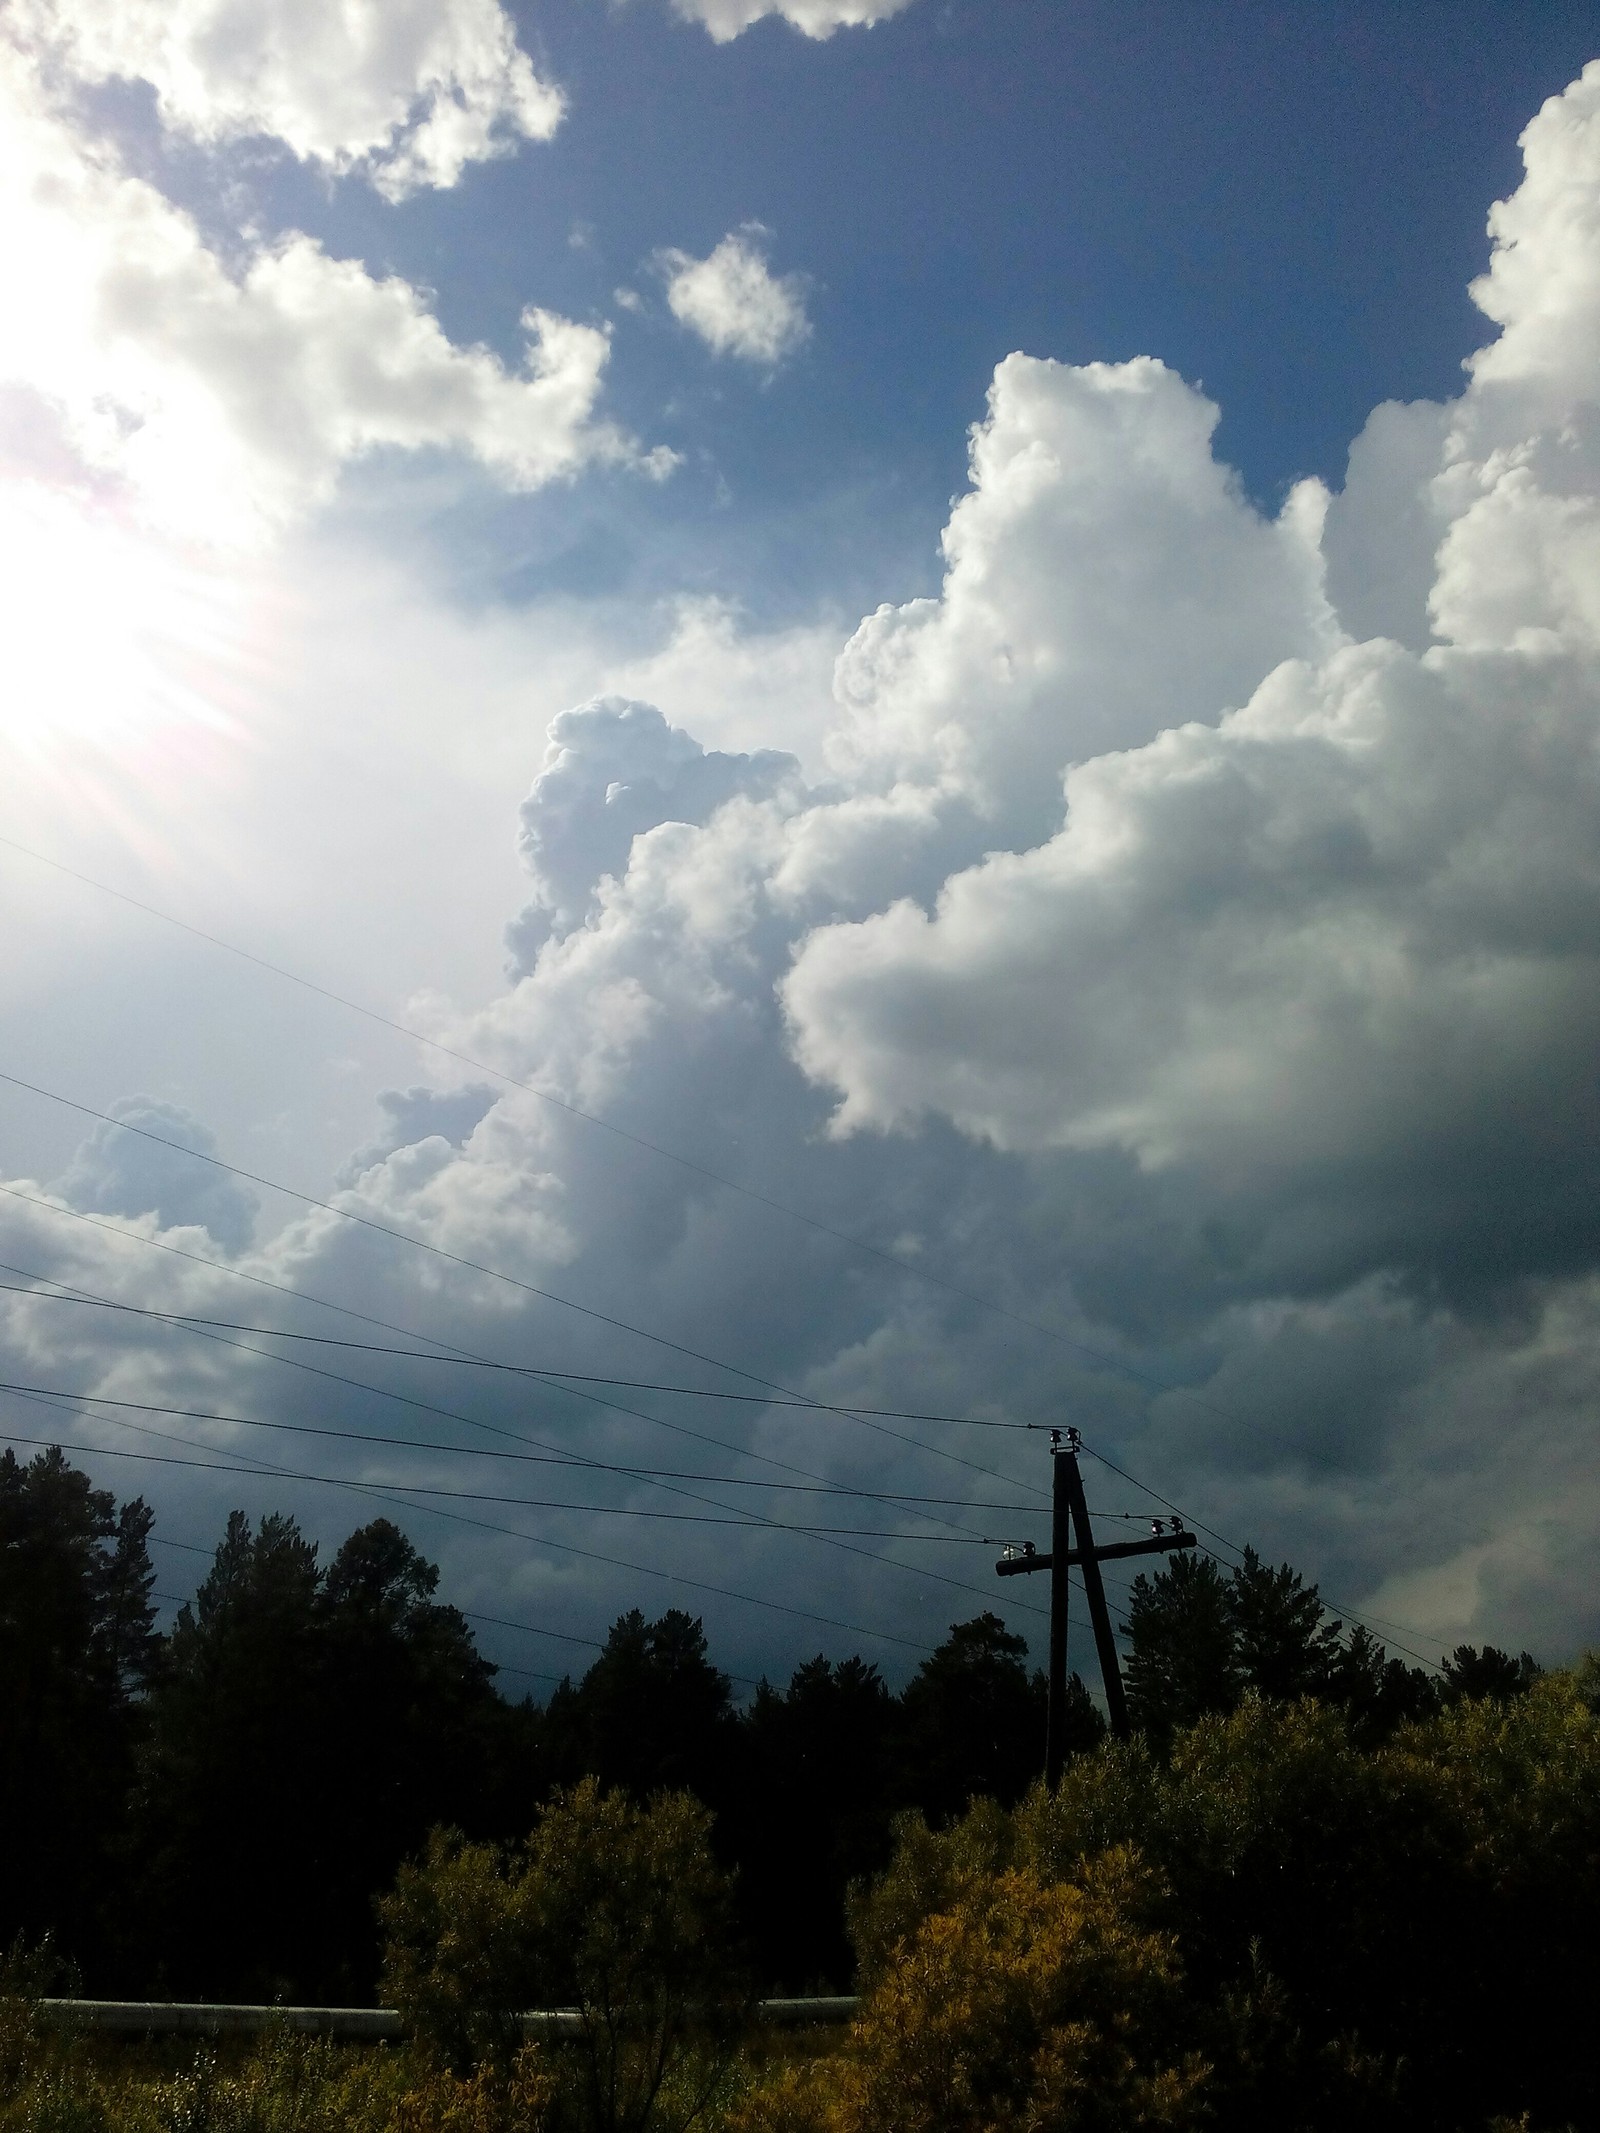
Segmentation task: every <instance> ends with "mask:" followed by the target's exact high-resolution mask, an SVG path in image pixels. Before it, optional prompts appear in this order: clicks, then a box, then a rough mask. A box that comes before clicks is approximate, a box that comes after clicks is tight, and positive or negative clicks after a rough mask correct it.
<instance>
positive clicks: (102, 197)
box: [0, 40, 654, 538]
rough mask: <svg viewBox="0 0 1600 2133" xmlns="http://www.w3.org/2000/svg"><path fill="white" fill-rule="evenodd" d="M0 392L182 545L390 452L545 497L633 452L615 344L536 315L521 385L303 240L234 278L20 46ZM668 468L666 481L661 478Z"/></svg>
mask: <svg viewBox="0 0 1600 2133" xmlns="http://www.w3.org/2000/svg"><path fill="white" fill-rule="evenodd" d="M0 282H3V284H4V286H5V288H6V289H7V291H8V292H9V295H10V301H8V303H7V305H6V307H5V312H4V316H3V318H0V380H4V381H5V382H7V383H9V384H12V385H17V386H22V387H26V388H28V389H30V390H31V391H32V392H33V393H34V394H35V395H37V398H38V400H39V402H40V403H41V405H42V407H43V408H44V409H47V410H49V411H51V412H52V413H53V414H54V416H55V418H56V420H57V421H58V422H59V423H60V425H61V426H62V428H63V430H64V432H65V435H66V438H67V440H68V441H69V443H70V445H71V447H72V449H73V450H74V451H76V452H77V453H78V454H79V455H80V456H81V458H82V459H83V460H84V461H85V462H86V463H87V464H88V465H89V466H90V467H91V468H93V469H95V470H97V471H99V472H101V473H103V474H107V475H110V476H113V477H115V478H116V479H117V480H118V481H120V482H121V483H124V484H126V485H127V487H128V488H129V489H130V490H131V491H132V492H133V494H134V495H135V497H136V498H137V499H138V502H139V505H140V507H141V510H142V511H143V512H144V513H145V515H147V516H148V517H150V518H151V519H153V520H155V521H157V522H159V523H161V524H163V525H165V526H169V527H173V528H176V529H178V530H180V531H183V532H198V533H203V534H207V535H218V536H223V537H228V538H239V537H250V536H252V535H254V534H256V533H258V532H260V531H261V530H263V529H269V528H272V527H274V526H277V525H280V524H282V523H283V522H285V521H286V520H288V519H291V518H293V517H294V516H295V515H297V514H298V513H300V512H303V511H304V510H306V509H307V508H308V507H310V506H312V505H314V504H317V503H320V502H322V501H323V500H325V499H326V498H327V497H328V496H329V495H330V494H331V493H332V490H333V488H334V485H335V483H336V481H337V479H338V476H339V473H340V471H341V469H342V468H343V467H344V466H345V465H347V464H348V463H349V462H350V461H352V460H354V459H357V458H360V457H361V456H362V455H364V454H367V453H370V452H373V451H376V450H379V449H381V448H384V447H391V448H397V449H401V450H409V451H415V450H420V449H426V448H434V449H443V450H450V451H456V452H460V453H464V454H467V455H469V456H470V457H472V458H473V459H476V460H477V461H478V462H479V463H480V464H481V465H482V466H484V467H485V468H486V469H488V471H489V472H490V473H491V474H492V475H494V476H495V477H496V478H497V479H499V480H501V481H503V482H505V483H506V484H507V485H509V486H511V487H513V488H534V487H537V486H538V485H540V484H541V483H544V482H548V481H552V480H557V479H560V478H562V477H564V476H568V475H571V474H573V473H575V472H576V471H577V470H578V469H579V468H580V467H582V466H583V465H585V464H586V463H588V462H590V461H593V460H597V459H598V460H614V461H615V460H623V459H627V458H629V457H631V456H635V455H634V449H633V447H632V446H631V444H630V443H629V441H628V440H627V439H625V438H624V437H623V436H622V435H621V434H620V433H619V432H618V431H617V430H616V429H615V428H614V427H612V426H611V425H609V424H607V423H605V422H604V421H599V420H596V419H594V411H595V407H596V402H597V399H598V396H599V390H600V380H601V374H602V372H603V370H604V368H605V364H606V359H607V355H608V342H607V339H606V336H605V334H604V333H603V332H602V331H600V329H598V328H596V327H593V326H586V325H579V324H576V323H574V322H572V321H571V320H568V319H564V318H561V317H558V316H557V315H555V314H554V313H551V312H548V311H542V310H539V309H537V308H530V309H529V310H528V311H527V313H526V314H525V315H524V318H523V321H522V324H523V330H524V333H525V335H526V349H527V352H526V356H525V359H524V361H523V363H522V365H521V366H520V367H519V368H517V369H509V368H507V366H506V365H505V364H503V363H502V362H501V361H500V359H499V358H498V357H497V356H496V355H494V354H493V353H491V352H490V351H489V350H488V349H486V348H482V347H462V346H458V345H457V344H455V343H453V342H451V341H450V340H449V338H448V337H447V336H446V334H445V332H444V331H443V329H442V328H441V326H440V325H439V322H438V320H437V319H436V318H435V317H434V316H433V314H432V312H431V311H430V310H429V308H428V306H427V304H426V302H425V301H424V299H423V297H422V296H421V294H420V293H419V292H418V291H417V290H416V289H415V288H413V287H412V286H411V285H410V284H409V283H407V282H405V281H403V280H400V279H398V278H396V277H390V278H387V279H378V278H376V277H374V276H373V275H372V274H371V273H369V272H368V270H367V269H366V268H365V267H364V266H363V265H361V264H360V263H359V262H356V261H353V260H341V259H335V258H333V257H332V256H331V255H330V254H329V253H327V252H326V251H325V250H324V249H323V248H322V247H321V246H320V245H319V244H318V243H316V242H315V241H314V240H313V239H311V238H309V237H306V236H303V235H300V234H298V233H295V232H290V233H288V234H286V235H285V236H283V237H280V238H278V239H277V240H275V241H272V242H269V243H263V244H260V245H257V246H255V247H253V248H251V247H247V248H246V249H245V251H244V253H243V256H242V257H240V258H238V259H236V260H224V259H223V258H222V257H220V256H219V255H218V253H217V252H216V251H214V250H213V249H211V248H210V247H209V246H208V245H207V243H206V242H205V240H204V239H203V237H202V236H201V234H200V231H199V229H198V228H197V226H196V224H195V222H194V220H193V219H192V217H190V216H189V215H188V214H186V213H185V212H184V211H183V210H181V209H180V208H178V207H176V206H175V205H174V204H173V203H172V202H171V201H169V200H168V199H167V198H166V197H165V196H164V195H163V194H161V193H160V192H158V191H156V189H155V188H154V187H153V186H151V185H149V184H147V183H146V182H145V181H144V180H142V179H139V178H135V177H132V176H130V175H129V174H128V173H127V172H126V171H125V170H124V169H122V168H121V166H120V165H119V164H118V162H117V161H116V159H115V157H114V155H113V154H112V153H111V151H109V150H107V149H104V148H98V147H93V146H90V145H88V144H86V143H85V142H84V141H83V140H82V139H81V138H80V137H79V136H78V135H77V134H76V133H75V132H74V130H73V129H72V127H71V126H70V125H69V124H68V123H67V122H66V121H65V120H64V119H63V118H61V117H60V116H59V115H58V114H57V113H56V112H55V111H54V110H52V109H51V108H50V105H49V103H48V101H47V99H46V98H45V96H44V95H43V93H42V91H41V89H40V86H39V82H38V78H37V75H36V74H35V73H34V71H33V70H32V69H31V68H30V66H29V65H28V64H27V62H26V61H25V60H24V58H23V57H22V55H21V54H20V53H19V52H18V51H17V50H16V48H15V47H14V46H11V45H9V44H7V43H6V42H5V41H4V40H0ZM652 464H654V463H652Z"/></svg>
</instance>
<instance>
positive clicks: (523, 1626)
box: [150, 1533, 761, 1689]
mask: <svg viewBox="0 0 1600 2133" xmlns="http://www.w3.org/2000/svg"><path fill="white" fill-rule="evenodd" d="M150 1539H151V1541H152V1543H153V1544H154V1545H155V1546H156V1547H158V1548H178V1549H181V1550H182V1551H183V1553H184V1554H186V1555H203V1556H205V1557H206V1559H207V1560H208V1561H214V1560H215V1558H216V1550H215V1549H214V1548H202V1547H201V1546H200V1544H199V1543H198V1542H197V1541H181V1540H173V1539H171V1538H170V1536H169V1535H167V1534H165V1533H152V1534H151V1535H150ZM158 1597H162V1598H165V1599H167V1600H169V1601H170V1600H172V1599H173V1595H172V1594H171V1593H166V1594H163V1595H158ZM175 1604H176V1605H178V1606H181V1607H187V1606H189V1605H190V1604H191V1602H189V1601H188V1600H180V1601H177V1602H176V1603H175ZM440 1604H441V1605H446V1606H451V1607H452V1608H453V1610H454V1612H455V1613H456V1614H458V1615H460V1616H461V1617H462V1618H463V1619H464V1620H465V1621H468V1622H483V1623H486V1624H488V1625H489V1626H490V1627H491V1628H494V1629H513V1630H518V1631H520V1632H521V1633H522V1634H523V1635H524V1636H529V1637H549V1638H551V1639H552V1640H553V1641H554V1642H555V1643H557V1644H581V1645H584V1646H585V1647H586V1648H587V1649H588V1650H590V1651H594V1652H603V1651H604V1650H605V1648H606V1645H605V1639H604V1638H602V1637H580V1636H579V1635H578V1634H577V1633H576V1632H575V1631H573V1630H570V1629H550V1628H548V1627H546V1625H545V1624H543V1623H540V1622H515V1621H512V1620H511V1619H510V1617H509V1616H506V1615H487V1614H484V1613H483V1612H482V1611H481V1610H480V1609H478V1608H475V1607H456V1606H455V1605H454V1603H453V1602H448V1601H447V1602H441V1603H440ZM489 1663H490V1665H491V1666H495V1667H498V1668H499V1669H500V1670H501V1671H502V1672H503V1673H509V1674H516V1673H524V1674H526V1673H530V1672H531V1676H532V1678H533V1679H534V1680H535V1681H560V1680H561V1679H562V1678H563V1677H562V1676H561V1675H559V1674H544V1673H540V1672H538V1671H537V1670H530V1669H529V1668H527V1667H514V1666H508V1665H507V1664H506V1663H505V1661H504V1660H500V1659H494V1660H491V1661H490V1662H489ZM717 1671H718V1672H719V1673H721V1674H724V1675H726V1678H727V1679H728V1680H729V1681H734V1682H737V1683H738V1684H739V1686H740V1687H741V1688H746V1689H757V1688H759V1687H760V1686H761V1684H760V1682H759V1681H756V1680H753V1679H752V1677H751V1676H750V1675H748V1674H734V1673H730V1672H728V1670H727V1668H725V1667H719V1668H718V1669H717Z"/></svg>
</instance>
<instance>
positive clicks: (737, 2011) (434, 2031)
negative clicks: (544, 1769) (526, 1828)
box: [381, 1778, 748, 2133]
mask: <svg viewBox="0 0 1600 2133" xmlns="http://www.w3.org/2000/svg"><path fill="white" fill-rule="evenodd" d="M710 1829H711V1820H710V1816H709V1815H708V1814H707V1812H706V1810H705V1809H704V1808H702V1807H701V1806H700V1805H699V1803H698V1802H697V1801H695V1800H693V1799H691V1798H690V1797H689V1795H688V1794H687V1793H664V1794H661V1795H659V1796H658V1797H657V1798H655V1799H654V1800H652V1801H651V1802H650V1803H649V1805H648V1806H646V1807H642V1808H641V1807H638V1806H635V1805H634V1804H633V1803H632V1802H630V1801H629V1800H627V1799H625V1798H624V1797H623V1796H622V1795H621V1794H617V1793H603V1792H602V1791H601V1790H600V1788H599V1786H598V1785H597V1784H596V1783H595V1782H594V1780H593V1779H592V1778H591V1779H585V1780H584V1781H583V1783H582V1784H580V1785H578V1786H576V1787H575V1788H574V1789H573V1790H572V1791H571V1792H569V1793H565V1794H559V1795H557V1797H556V1798H555V1799H554V1800H553V1801H552V1803H551V1804H550V1806H549V1807H547V1808H546V1809H545V1811H544V1812H543V1814H542V1815H541V1816H540V1818H539V1821H538V1823H537V1825H536V1826H535V1828H534V1830H533V1832H532V1834H531V1835H530V1836H529V1838H528V1840H527V1842H526V1844H525V1845H523V1846H521V1847H520V1848H518V1849H515V1850H511V1851H503V1850H500V1849H499V1848H497V1847H494V1846H489V1845H471V1844H466V1843H464V1842H463V1841H462V1840H461V1839H460V1838H459V1837H453V1836H446V1837H436V1838H435V1839H434V1840H433V1842H432V1843H431V1844H430V1847H429V1850H428V1853H427V1855H426V1857H425V1858H424V1859H423V1860H422V1861H421V1862H420V1863H419V1864H418V1865H416V1866H412V1867H408V1868H406V1869H405V1870H404V1871H403V1872H402V1874H401V1876H400V1879H399V1881H398V1883H397V1884H396V1887H395V1890H394V1893H393V1894H392V1895H391V1896H389V1897H388V1898H386V1899H385V1900H384V1902H383V1904H382V1906H381V1917H382V1922H383V1927H384V1931H385V1935H386V1947H385V1955H384V1973H383V1988H384V1995H385V1998H386V1999H387V2000H388V2002H389V2004H390V2005H392V2006H395V2007H397V2008H399V2009H400V2011H401V2013H402V2014H403V2015H404V2016H405V2017H406V2019H407V2021H408V2023H409V2024H410V2026H411V2027H412V2029H413V2030H414V2032H415V2033H416V2034H417V2035H418V2036H419V2037H420V2038H421V2039H423V2040H424V2041H425V2042H426V2043H427V2044H428V2045H429V2046H430V2047H431V2048H432V2049H433V2050H434V2051H435V2053H436V2054H437V2055H438V2056H439V2057H440V2058H441V2059H442V2061H443V2062H444V2063H445V2064H447V2065H449V2066H450V2067H451V2068H452V2069H453V2070H454V2071H455V2072H456V2073H457V2074H458V2075H459V2074H462V2073H464V2072H465V2071H466V2070H467V2069H468V2068H470V2067H472V2066H473V2065H475V2064H477V2063H479V2062H480V2061H484V2060H487V2061H488V2062H490V2063H492V2064H494V2065H496V2066H499V2067H502V2068H503V2067H505V2066H507V2065H509V2064H510V2063H511V2057H512V2054H513V2053H514V2051H515V2046H516V2040H517V2038H518V2036H519V2035H520V2030H521V2025H520V2022H519V2021H518V2015H519V2013H520V2012H521V2011H522V2010H524V2009H527V2008H537V2007H546V2008H548V2007H562V2006H566V2007H572V2008H575V2009H576V2011H577V2015H578V2035H577V2037H576V2038H575V2039H574V2041H573V2044H572V2047H571V2050H570V2051H569V2052H566V2053H564V2054H562V2055H560V2056H559V2058H558V2062H557V2064H558V2070H559V2071H561V2072H562V2073H564V2075H565V2079H564V2080H563V2081H562V2083H561V2090H562V2094H563V2096H564V2097H565V2098H566V2102H567V2107H568V2108H569V2109H570V2110H571V2111H573V2112H575V2113H576V2115H577V2116H579V2117H580V2118H581V2120H582V2122H583V2123H584V2124H585V2125H586V2126H588V2127H590V2128H591V2129H593V2133H646V2129H647V2128H650V2129H660V2133H683V2129H684V2128H686V2127H688V2126H689V2125H691V2124H692V2123H693V2122H694V2121H695V2120H696V2119H697V2118H699V2117H700V2116H701V2115H702V2114H703V2113H704V2111H705V2109H706V2108H707V2106H708V2104H709V2103H710V2101H711V2099H712V2097H713V2096H714V2094H715V2093H716V2090H717V2086H718V2083H719V2081H720V2079H721V2075H722V2071H723V2068H724V2067H725V2065H726V2062H727V2058H728V2053H729V2049H730V2047H731V2045H732V2042H733V2040H734V2038H735V2037H736V2036H737V2034H738V2032H739V2029H740V2027H741V2026H742V2021H743V2017H744V2014H745V2012H746V2009H747V2005H748V2002H747V1997H746V1994H745V1990H744V1986H743V1981H742V1978H741V1975H740V1973H739V1970H738V1967H737V1965H736V1964H735V1962H734V1960H733V1954H732V1931H733V1909H732V1890H731V1885H730V1883H729V1880H728V1877H727V1876H726V1875H725V1874H724V1873H723V1872H722V1871H721V1869H720V1868H719V1867H718V1866H717V1864H716V1862H715V1860H714V1859H713V1857H712V1853H711V1844H710Z"/></svg>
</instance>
